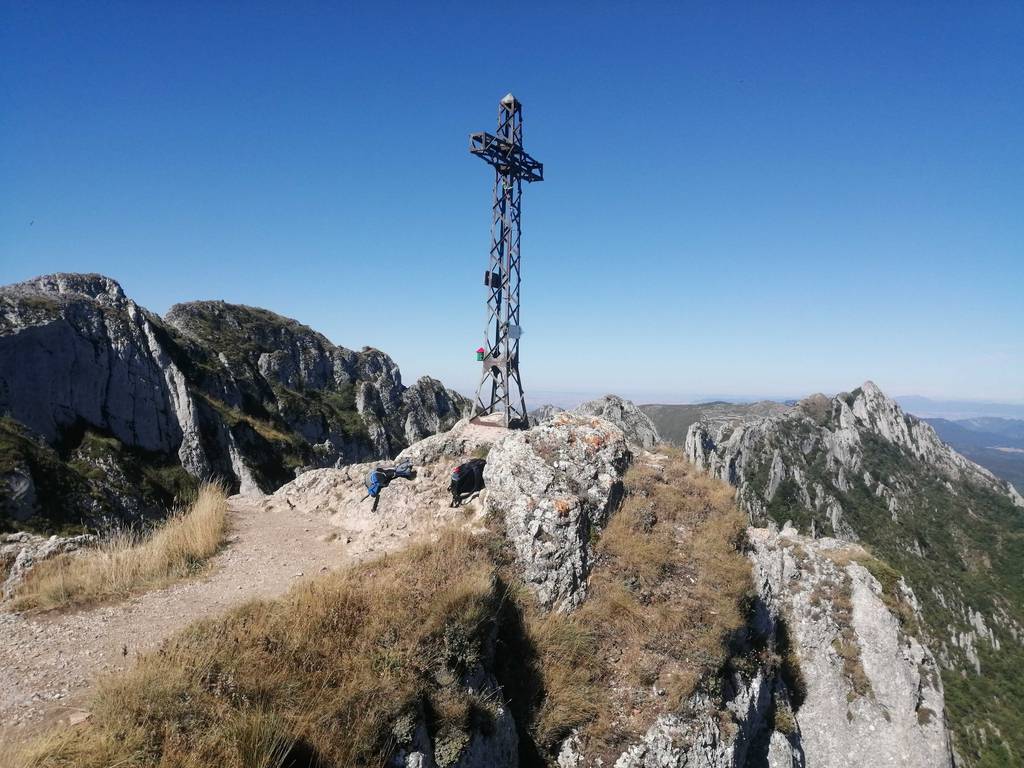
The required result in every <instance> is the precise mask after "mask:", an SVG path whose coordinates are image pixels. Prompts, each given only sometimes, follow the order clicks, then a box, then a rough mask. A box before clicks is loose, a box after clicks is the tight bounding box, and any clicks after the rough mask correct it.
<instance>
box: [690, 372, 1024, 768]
mask: <svg viewBox="0 0 1024 768" xmlns="http://www.w3.org/2000/svg"><path fill="white" fill-rule="evenodd" d="M685 451H686V453H687V455H688V456H689V457H690V459H691V460H692V461H694V462H695V463H696V464H698V465H699V466H701V467H703V468H704V469H705V471H707V472H708V473H709V474H712V475H714V476H716V477H719V478H721V479H723V480H726V481H727V482H729V483H730V484H731V485H733V486H734V487H736V489H737V498H738V499H739V501H740V503H741V505H742V506H743V508H744V509H745V510H746V512H747V513H748V515H749V516H750V519H751V521H752V522H753V523H754V524H755V525H762V526H764V525H767V526H783V525H786V524H792V525H794V526H795V527H796V528H798V529H800V530H801V531H804V532H807V533H809V534H810V535H812V536H822V535H828V536H836V537H838V538H840V539H845V540H847V541H854V542H859V543H861V544H863V545H865V546H868V547H870V549H871V552H872V554H873V555H875V556H877V557H879V558H881V559H882V560H884V561H885V562H886V563H888V564H889V565H890V566H892V567H893V568H895V573H896V574H897V576H898V577H900V578H905V579H906V581H907V583H908V584H909V585H910V586H911V587H912V588H913V589H914V591H915V592H916V594H917V596H918V599H919V601H920V607H921V612H922V616H923V622H922V626H921V630H922V631H924V632H925V633H926V636H927V637H929V638H931V643H932V647H933V650H934V651H935V653H936V656H937V658H938V659H939V661H940V664H941V665H942V667H943V680H944V682H945V685H946V695H947V703H948V705H949V706H948V709H949V713H950V718H951V722H952V725H953V728H954V734H955V743H956V748H957V750H958V752H959V754H960V755H961V760H962V762H963V764H965V765H978V766H983V765H985V766H987V765H1000V764H1005V761H1007V760H1012V756H1013V755H1016V754H1020V753H1024V738H1022V737H1021V735H1020V734H1022V733H1024V730H1022V729H1024V721H1022V719H1021V716H1020V711H1019V706H1018V703H1017V702H1018V699H1017V694H1016V693H1015V692H1016V691H1017V690H1019V688H1020V686H1021V684H1022V679H1021V672H1020V669H1021V668H1022V665H1024V609H1022V598H1024V577H1022V576H1021V574H1020V573H1019V563H1020V562H1021V560H1022V558H1024V513H1022V510H1021V508H1022V506H1024V500H1022V499H1021V497H1020V495H1019V494H1018V493H1017V492H1016V490H1015V489H1014V488H1013V487H1012V486H1011V485H1009V484H1008V483H1006V482H1005V481H1002V480H1000V479H998V478H996V477H995V476H994V475H993V474H992V473H991V472H989V471H988V470H986V469H984V468H983V467H981V466H979V465H977V464H975V463H974V462H972V461H970V460H968V459H966V458H965V457H963V456H961V455H960V454H958V453H957V452H956V451H954V450H953V449H952V448H950V447H949V446H948V445H946V444H945V443H943V442H942V441H941V440H940V439H939V437H938V436H937V435H936V433H935V431H934V430H933V429H932V427H931V426H930V425H928V424H927V423H926V422H924V421H922V420H920V419H918V418H916V417H914V416H911V415H909V414H906V413H905V412H904V411H903V410H902V409H901V408H900V406H899V405H898V404H897V403H896V402H895V401H893V400H892V399H890V398H888V397H887V396H885V394H884V393H883V392H882V391H881V390H880V389H879V388H878V387H877V386H875V385H874V384H873V383H871V382H865V384H864V385H862V386H861V387H859V388H857V389H855V390H853V391H852V392H849V393H840V394H839V395H836V396H835V397H833V398H828V397H825V396H824V395H814V396H811V397H808V398H805V399H804V400H801V401H800V402H799V403H798V405H797V406H796V407H794V408H792V409H789V410H786V411H784V412H781V413H778V414H775V415H770V416H766V417H750V418H737V419H734V420H732V421H718V422H715V421H700V422H697V423H695V424H693V425H692V426H691V427H690V428H689V431H688V434H687V439H686V444H685Z"/></svg>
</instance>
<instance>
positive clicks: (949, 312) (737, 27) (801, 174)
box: [0, 0, 1024, 403]
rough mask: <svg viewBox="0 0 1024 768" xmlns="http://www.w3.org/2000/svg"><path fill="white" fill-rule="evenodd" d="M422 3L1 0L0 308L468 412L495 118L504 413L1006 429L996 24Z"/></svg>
mask: <svg viewBox="0 0 1024 768" xmlns="http://www.w3.org/2000/svg"><path fill="white" fill-rule="evenodd" d="M428 5H435V4H413V3H401V4H390V3H362V4H347V3H323V4H310V3H302V2H288V3H283V2H282V3H274V4H271V3H234V2H213V3H210V2H203V3H189V2H173V3H171V2H168V3H157V2H144V3H137V2H127V3H123V4H111V3H99V2H89V3H73V2H60V3H52V2H10V1H9V0H0V7H2V19H0V22H2V23H0V104H2V107H0V282H2V283H9V282H14V281H17V280H21V279H25V278H28V277H31V276H33V275H37V274H41V273H46V272H53V271H58V270H65V271H97V272H103V273H105V274H108V275H110V276H112V277H115V278H116V279H118V280H119V281H121V283H122V285H123V286H124V288H125V290H126V291H127V292H128V293H129V295H131V296H132V297H133V298H135V299H136V300H137V301H138V302H139V303H141V304H143V305H144V306H146V307H149V308H150V309H152V310H154V311H157V312H160V313H162V312H164V311H166V310H167V308H168V307H170V305H171V304H173V303H175V302H177V301H186V300H190V299H225V300H227V301H231V302H240V303H246V304H253V305H259V306H263V307H267V308H270V309H273V310H275V311H277V312H280V313H282V314H285V315H289V316H292V317H295V318H298V319H299V320H301V321H303V322H305V323H308V324H309V325H311V326H313V327H314V328H316V329H318V330H320V331H322V332H324V333H325V334H326V335H327V336H328V337H329V338H331V339H332V340H333V341H335V342H337V343H339V344H342V345H345V346H349V347H353V348H359V347H361V346H362V345H364V344H368V345H373V346H377V347H380V348H381V349H384V350H385V351H387V352H388V353H390V354H391V355H392V356H393V357H394V358H395V359H396V361H398V363H399V364H400V365H401V367H402V370H403V372H404V374H405V378H406V379H407V380H411V379H412V378H414V377H416V376H419V375H421V374H424V373H429V374H431V375H434V376H437V377H439V378H442V379H443V380H445V381H446V382H447V383H449V384H451V385H454V386H456V387H458V388H461V389H464V390H471V389H473V388H474V387H475V383H476V375H477V371H478V369H477V366H476V364H475V362H474V361H473V355H472V353H473V350H474V349H475V348H476V347H477V346H478V345H479V342H480V340H481V339H480V337H481V334H482V328H481V326H482V323H483V313H484V309H483V302H484V287H483V286H482V285H481V282H482V281H481V275H482V273H483V270H484V266H485V264H486V258H487V248H488V244H489V243H488V237H489V220H488V217H489V206H490V199H489V198H490V194H491V183H492V177H491V173H490V171H489V169H488V168H487V167H486V166H485V165H484V164H483V163H481V162H480V161H479V160H477V159H475V158H472V157H470V156H469V155H468V153H467V151H466V146H467V134H468V133H469V132H470V131H473V130H484V129H488V130H490V129H493V124H494V121H495V111H496V105H497V101H498V99H500V98H501V96H503V95H504V94H505V93H506V92H507V91H509V90H511V91H513V92H514V93H515V94H516V95H517V96H518V97H519V98H520V100H521V101H522V102H523V103H524V109H525V118H526V144H527V149H528V150H529V151H531V152H532V153H533V154H534V155H535V156H536V157H538V158H539V159H540V160H542V161H543V162H544V163H545V172H546V178H547V180H546V181H545V182H544V183H543V184H535V185H533V186H531V187H529V188H528V189H527V190H526V194H525V200H524V236H523V257H524V289H523V302H522V303H523V325H524V329H525V332H526V335H525V336H524V339H523V376H524V381H525V384H526V385H527V394H528V396H530V395H531V393H538V397H543V398H544V399H550V398H549V397H547V396H548V394H549V393H551V392H553V391H579V392H594V391H602V390H608V391H619V392H622V393H623V394H626V395H629V396H633V397H636V398H638V399H640V400H651V399H659V400H667V399H677V398H682V399H686V398H688V397H692V396H695V395H700V394H731V395H744V394H767V395H773V394H774V395H794V394H801V393H806V392H810V391H814V390H823V391H826V392H832V391H836V390H840V389H846V388H852V387H854V386H856V385H857V384H859V383H860V382H861V381H863V380H864V379H866V378H872V379H874V380H875V381H876V382H878V384H879V385H880V386H882V387H883V389H886V390H888V391H890V392H892V393H894V394H905V393H911V392H914V393H919V394H923V395H930V396H937V397H970V398H989V399H1002V400H1012V401H1021V400H1024V298H1022V296H1024V3H1021V2H1019V1H1016V2H1008V3H993V2H981V3H974V2H971V3H963V4H944V3H933V2H922V3H892V2H879V3H847V2H842V3H840V2H836V3H820V2H807V3H795V2H793V3H790V2H785V3H776V2H771V3H769V2H764V3H751V4H747V3H710V2H709V3H701V4H696V3H673V4H665V5H658V4H656V3H634V4H629V5H627V4H619V3H615V4H612V3H601V2H597V3H581V4H579V5H578V6H572V5H569V4H562V3H551V2H545V3H540V4H537V5H533V4H530V3H521V4H519V6H520V7H521V11H517V12H506V11H501V10H488V5H487V4H486V3H485V4H481V3H465V4H459V5H456V4H448V3H439V4H436V7H437V9H436V10H434V11H430V10H427V9H426V6H428ZM505 19H507V20H508V22H509V27H508V28H507V30H505V31H502V28H501V24H502V21H503V20H505ZM538 397H532V398H531V399H532V400H533V401H534V402H535V403H536V400H537V399H538Z"/></svg>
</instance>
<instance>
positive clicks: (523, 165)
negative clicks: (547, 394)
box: [469, 93, 544, 429]
mask: <svg viewBox="0 0 1024 768" xmlns="http://www.w3.org/2000/svg"><path fill="white" fill-rule="evenodd" d="M469 151H470V153H471V154H474V155H476V156H477V157H479V158H481V159H482V160H484V161H485V162H487V163H488V164H490V165H492V166H494V203H493V205H492V207H491V257H490V264H489V266H488V268H487V272H486V273H485V274H484V285H486V286H487V288H488V295H487V322H486V324H485V326H484V346H483V347H482V348H481V350H482V351H481V352H480V353H479V354H478V358H480V359H482V361H483V375H482V376H481V379H480V386H479V387H478V388H477V393H476V399H477V404H478V405H479V407H480V409H481V410H480V415H481V416H483V415H487V414H490V413H504V416H505V426H506V427H509V428H511V429H517V428H518V429H525V428H526V427H528V426H529V417H528V416H527V415H526V398H525V396H524V394H523V383H522V379H521V378H520V376H519V338H520V336H522V332H523V331H522V326H521V325H520V324H519V284H520V282H521V279H520V266H519V265H520V258H519V238H520V222H521V217H520V210H519V205H520V201H521V200H522V196H523V182H524V181H525V182H527V183H529V182H532V181H544V166H543V165H541V164H540V163H539V162H537V161H536V160H534V159H533V158H532V157H530V156H529V155H528V154H527V153H526V151H525V150H524V149H523V105H522V104H520V103H519V101H517V100H516V97H515V96H513V95H512V94H511V93H510V94H508V95H507V96H505V98H503V99H502V100H501V102H500V103H499V104H498V130H497V133H496V134H490V133H486V132H481V133H473V134H470V137H469Z"/></svg>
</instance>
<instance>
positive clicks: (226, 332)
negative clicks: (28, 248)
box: [0, 274, 471, 528]
mask: <svg viewBox="0 0 1024 768" xmlns="http://www.w3.org/2000/svg"><path fill="white" fill-rule="evenodd" d="M470 407H471V406H470V403H469V401H468V400H466V399H465V398H463V397H462V396H460V395H458V394H457V393H455V392H453V391H451V390H448V389H446V388H445V387H444V386H443V385H441V383H440V382H437V381H435V380H433V379H430V378H423V379H420V380H419V381H417V382H416V383H415V384H414V385H412V386H411V387H407V386H405V385H403V383H402V379H401V374H400V373H399V370H398V367H397V366H396V365H395V363H394V362H393V361H392V360H391V358H389V357H388V356H387V355H385V354H384V353H383V352H380V351H378V350H374V349H369V348H364V349H363V350H361V351H359V352H353V351H351V350H347V349H344V348H341V347H337V346H335V345H334V344H332V343H331V342H329V341H328V340H327V339H326V338H324V337H323V336H322V335H321V334H318V333H316V332H315V331H313V330H311V329H310V328H307V327H306V326H303V325H301V324H299V323H297V322H296V321H294V320H290V319H288V318H284V317H281V316H279V315H275V314H273V313H271V312H268V311H266V310H261V309H255V308H252V307H243V306H236V305H229V304H225V303H223V302H196V303H191V304H179V305H176V306H175V307H173V308H172V309H171V311H170V312H169V313H168V316H167V317H166V318H160V317H158V316H156V315H155V314H153V313H151V312H149V311H147V310H145V309H144V308H142V307H140V306H139V305H137V304H136V303H135V302H133V301H132V300H131V299H129V298H128V297H127V296H125V294H124V292H123V291H122V289H121V287H120V286H119V285H118V284H117V283H116V282H114V281H113V280H111V279H109V278H106V277H103V276H100V275H77V274H58V275H48V276H44V277H40V278H36V279H34V280H30V281H27V282H25V283H20V284H17V285H12V286H6V287H4V288H0V415H2V417H3V419H2V422H0V487H3V488H4V489H5V490H6V493H4V494H3V498H2V501H0V504H2V505H3V506H2V508H0V516H3V517H4V518H6V520H7V521H8V522H7V524H8V525H10V524H12V522H13V523H15V524H18V525H24V524H28V523H30V521H34V522H32V523H31V524H33V525H36V526H37V527H42V528H46V527H59V526H61V525H65V524H68V525H75V524H79V523H83V522H90V523H95V522H96V521H97V520H99V519H102V518H104V517H113V518H120V519H125V518H136V517H140V516H146V515H153V514H159V512H160V511H161V510H162V509H164V508H166V506H167V505H168V504H169V503H171V502H172V501H173V499H174V498H175V496H176V495H178V494H179V493H180V492H181V491H183V490H185V489H187V488H188V487H189V486H190V485H192V484H194V482H195V480H197V479H206V478H211V477H218V478H222V479H223V480H225V481H226V482H227V483H228V484H229V485H231V486H233V487H235V488H238V489H241V490H242V491H243V492H262V491H271V490H273V489H275V488H276V487H278V486H280V485H281V484H282V483H284V482H287V481H288V480H289V479H291V478H293V477H294V476H295V474H296V471H297V470H302V469H305V468H309V467H322V466H331V465H334V464H337V463H342V462H352V461H359V460H367V459H372V458H384V457H389V456H393V455H395V454H396V453H398V452H399V451H400V450H401V449H402V448H404V447H405V446H406V445H408V444H409V443H411V442H414V441H416V440H419V439H421V438H423V437H425V436H427V435H429V434H433V433H435V432H437V431H439V430H443V429H446V428H448V427H450V426H451V425H452V424H454V423H455V422H456V421H457V420H458V419H459V418H462V417H463V416H465V415H468V413H469V412H470Z"/></svg>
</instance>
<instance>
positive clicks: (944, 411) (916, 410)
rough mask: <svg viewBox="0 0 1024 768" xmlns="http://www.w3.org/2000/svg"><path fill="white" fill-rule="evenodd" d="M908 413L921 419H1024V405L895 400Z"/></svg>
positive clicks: (909, 397) (912, 398)
mask: <svg viewBox="0 0 1024 768" xmlns="http://www.w3.org/2000/svg"><path fill="white" fill-rule="evenodd" d="M894 399H895V400H896V402H898V403H899V404H900V407H901V408H903V410H905V411H906V412H907V413H912V414H914V415H915V416H917V417H918V418H921V419H951V420H962V419H976V418H988V417H994V418H996V419H1024V403H993V402H988V401H985V400H932V399H931V398H928V397H921V396H920V395H902V396H900V397H896V398H894Z"/></svg>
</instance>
